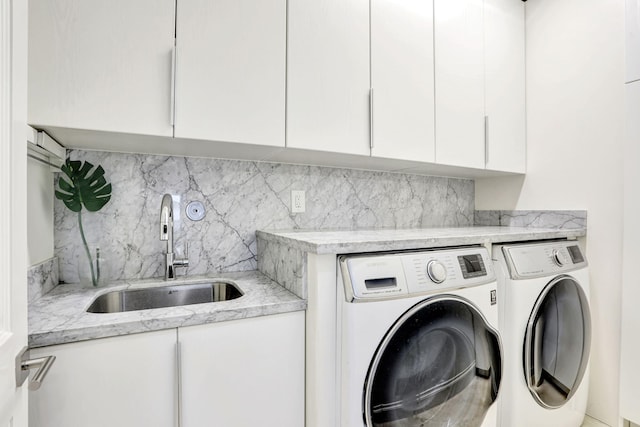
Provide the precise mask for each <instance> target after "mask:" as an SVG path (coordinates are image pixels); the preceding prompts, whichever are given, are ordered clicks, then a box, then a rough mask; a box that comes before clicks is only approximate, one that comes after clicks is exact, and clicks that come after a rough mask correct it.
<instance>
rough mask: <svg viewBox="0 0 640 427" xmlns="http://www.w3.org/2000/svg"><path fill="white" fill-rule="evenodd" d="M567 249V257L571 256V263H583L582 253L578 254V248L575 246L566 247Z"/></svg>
mask: <svg viewBox="0 0 640 427" xmlns="http://www.w3.org/2000/svg"><path fill="white" fill-rule="evenodd" d="M567 249H568V250H569V255H571V261H573V263H574V264H578V263H581V262H584V257H583V256H582V252H580V248H579V247H578V246H577V245H576V246H567Z"/></svg>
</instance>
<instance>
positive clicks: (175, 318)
mask: <svg viewBox="0 0 640 427" xmlns="http://www.w3.org/2000/svg"><path fill="white" fill-rule="evenodd" d="M212 279H224V280H227V281H229V282H233V283H235V284H236V285H237V286H238V287H239V288H240V289H241V290H242V292H244V295H243V296H241V297H240V298H237V299H234V300H230V301H224V302H215V303H206V304H193V305H186V306H180V307H169V308H157V309H151V310H139V311H130V312H124V313H111V314H104V313H87V312H86V309H87V308H88V307H89V305H90V304H91V302H92V301H93V299H94V298H95V297H96V296H98V295H101V294H104V293H107V292H110V291H114V290H122V289H128V288H136V289H137V288H146V287H153V286H163V285H167V282H165V281H164V280H162V279H147V280H136V281H129V282H127V281H122V282H118V283H114V284H112V285H109V286H106V287H99V288H87V287H81V286H80V285H58V286H56V287H55V288H54V289H53V290H52V291H51V292H49V293H47V294H46V295H44V296H42V297H41V298H39V299H37V300H35V301H33V302H31V303H30V304H29V347H31V348H33V347H42V346H48V345H54V344H64V343H70V342H76V341H83V340H90V339H96V338H105V337H112V336H117V335H127V334H134V333H139V332H148V331H155V330H160V329H170V328H176V327H182V326H192V325H201V324H205V323H213V322H220V321H225V320H233V319H243V318H248V317H257V316H264V315H269V314H277V313H284V312H289V311H298V310H304V309H306V301H304V300H303V299H300V298H298V297H297V296H295V295H294V294H292V293H291V292H289V291H288V290H286V289H285V288H283V287H282V286H280V285H279V284H277V283H276V282H274V281H272V280H270V279H269V278H267V277H266V276H264V275H262V274H261V273H259V272H257V271H248V272H240V273H224V274H219V275H207V276H190V277H189V276H188V277H182V278H179V279H176V280H175V281H171V283H170V284H171V285H178V284H181V283H185V282H189V283H194V282H195V283H202V282H210V281H211V280H212Z"/></svg>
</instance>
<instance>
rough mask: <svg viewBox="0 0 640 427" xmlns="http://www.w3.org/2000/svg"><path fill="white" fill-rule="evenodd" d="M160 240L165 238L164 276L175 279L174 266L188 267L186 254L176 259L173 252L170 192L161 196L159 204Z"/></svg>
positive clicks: (171, 200) (167, 278)
mask: <svg viewBox="0 0 640 427" xmlns="http://www.w3.org/2000/svg"><path fill="white" fill-rule="evenodd" d="M160 240H166V242H167V251H166V253H165V265H164V278H165V280H169V279H175V278H176V274H175V267H188V266H189V259H188V255H187V254H186V251H185V255H186V257H185V258H183V259H176V258H175V254H174V253H173V198H172V197H171V194H165V195H164V196H162V203H161V204H160Z"/></svg>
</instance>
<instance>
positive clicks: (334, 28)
mask: <svg viewBox="0 0 640 427" xmlns="http://www.w3.org/2000/svg"><path fill="white" fill-rule="evenodd" d="M288 8H289V10H288V24H287V25H288V32H287V147H293V148H305V149H312V150H322V151H330V152H336V153H350V154H361V155H369V152H370V149H369V87H370V84H369V1H368V0H316V1H308V0H289V5H288Z"/></svg>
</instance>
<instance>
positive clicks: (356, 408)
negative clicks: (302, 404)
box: [336, 247, 502, 427]
mask: <svg viewBox="0 0 640 427" xmlns="http://www.w3.org/2000/svg"><path fill="white" fill-rule="evenodd" d="M338 267H339V270H340V272H339V274H338V276H339V278H338V292H337V303H338V304H337V360H336V366H337V379H338V381H337V385H338V388H339V390H338V393H337V394H336V405H337V407H338V408H339V409H338V417H339V422H338V425H339V426H341V427H363V426H367V427H374V426H380V427H382V426H384V427H394V426H403V427H440V426H452V427H453V426H460V427H461V426H467V427H495V426H496V425H497V403H496V400H497V397H498V390H499V387H500V379H501V375H502V374H501V370H502V351H501V344H500V337H499V335H498V330H497V329H498V310H497V305H496V292H497V283H496V281H495V275H494V272H493V266H492V263H491V259H490V257H489V253H488V251H487V250H486V249H485V248H484V247H466V248H453V249H438V250H420V251H413V252H401V253H384V254H380V253H378V254H361V255H343V256H340V257H339V258H338Z"/></svg>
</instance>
